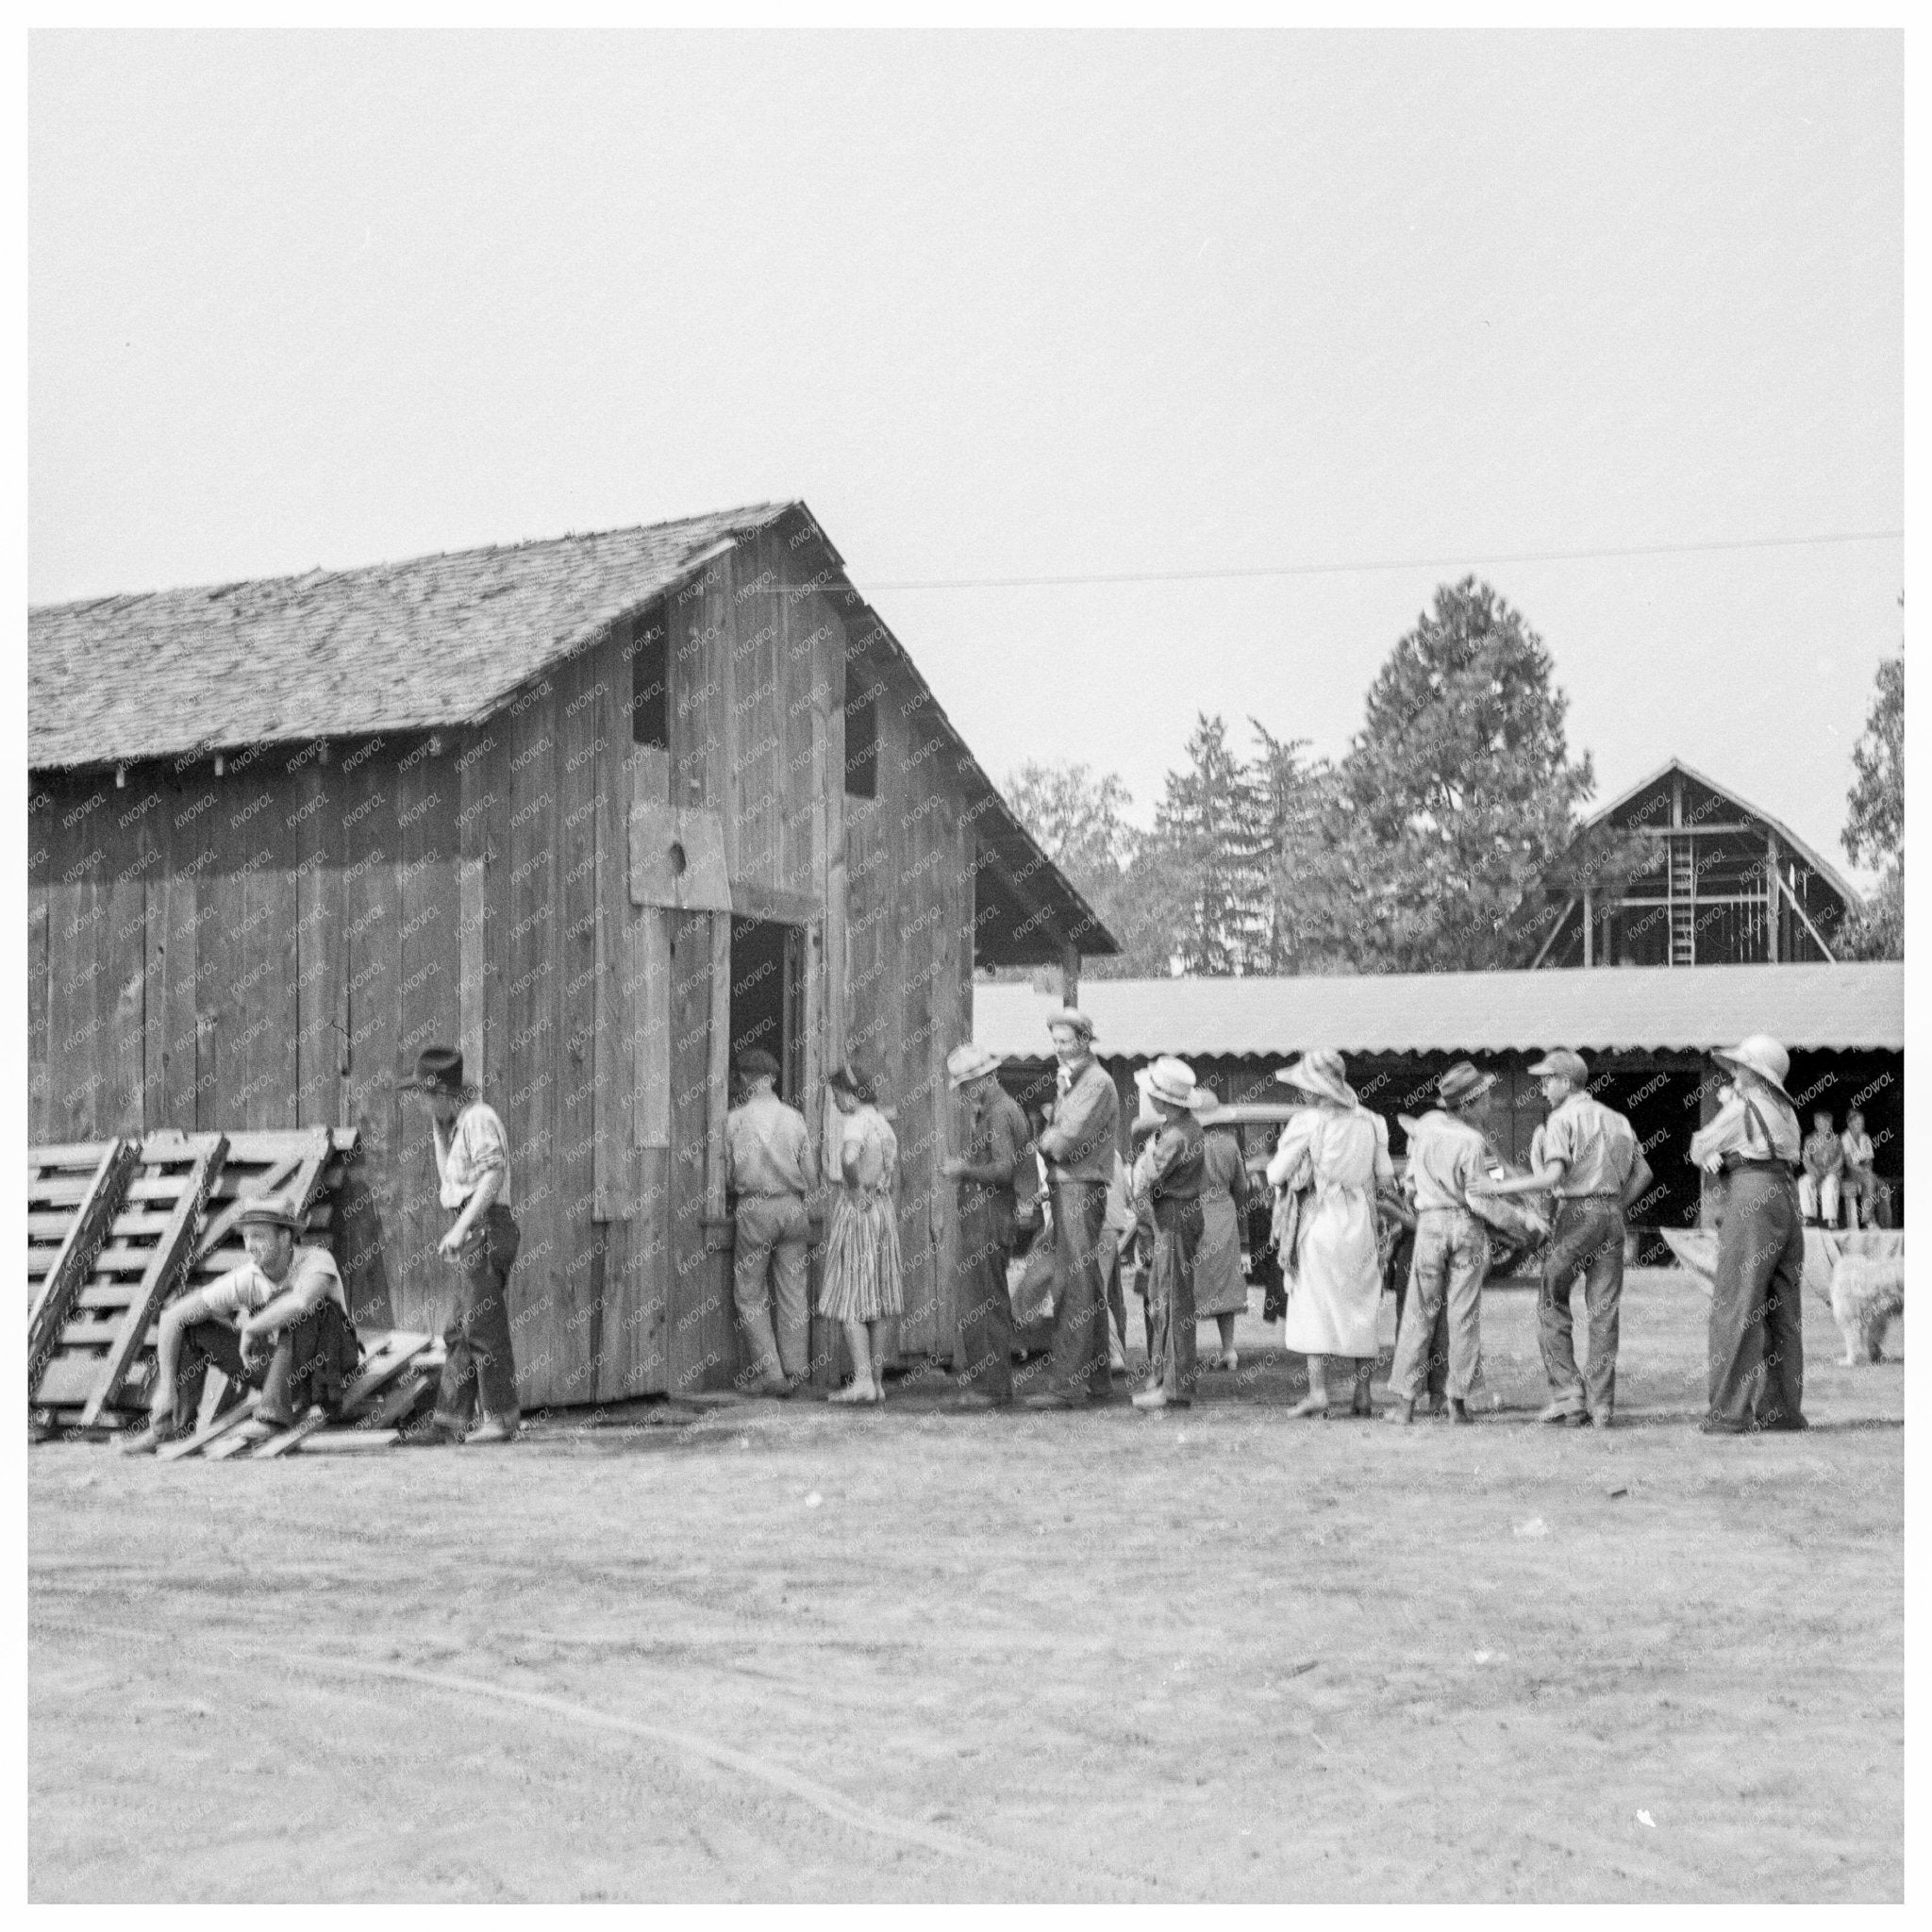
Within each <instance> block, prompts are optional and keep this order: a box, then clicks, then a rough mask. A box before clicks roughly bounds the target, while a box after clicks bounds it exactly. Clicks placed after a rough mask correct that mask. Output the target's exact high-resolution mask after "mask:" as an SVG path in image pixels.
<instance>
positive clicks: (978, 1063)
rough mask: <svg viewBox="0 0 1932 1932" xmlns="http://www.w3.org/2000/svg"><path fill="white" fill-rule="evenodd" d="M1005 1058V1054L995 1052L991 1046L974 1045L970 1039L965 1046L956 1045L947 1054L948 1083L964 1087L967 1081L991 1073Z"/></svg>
mask: <svg viewBox="0 0 1932 1932" xmlns="http://www.w3.org/2000/svg"><path fill="white" fill-rule="evenodd" d="M1005 1058H1006V1055H1005V1054H1000V1053H994V1052H992V1051H991V1048H989V1047H984V1046H974V1044H973V1042H972V1041H967V1042H966V1044H965V1045H964V1046H956V1047H955V1048H954V1049H953V1050H952V1052H951V1053H949V1054H948V1055H947V1056H946V1081H947V1084H948V1085H949V1086H953V1087H963V1086H965V1084H966V1083H967V1081H969V1080H976V1079H978V1078H979V1076H980V1075H981V1074H990V1073H991V1072H992V1071H993V1069H994V1068H995V1067H997V1066H998V1065H999V1064H1000V1062H1001V1061H1002V1060H1004V1059H1005Z"/></svg>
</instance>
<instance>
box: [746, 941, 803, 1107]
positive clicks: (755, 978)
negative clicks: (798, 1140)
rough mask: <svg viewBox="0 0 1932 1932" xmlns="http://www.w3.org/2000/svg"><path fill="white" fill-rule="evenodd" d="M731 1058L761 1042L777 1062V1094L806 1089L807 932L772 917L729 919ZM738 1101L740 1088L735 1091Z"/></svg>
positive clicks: (795, 1095)
mask: <svg viewBox="0 0 1932 1932" xmlns="http://www.w3.org/2000/svg"><path fill="white" fill-rule="evenodd" d="M729 1024H730V1027H731V1059H732V1067H733V1072H734V1074H735V1073H736V1070H737V1065H738V1059H739V1056H740V1055H741V1054H743V1053H745V1052H746V1051H748V1050H749V1049H750V1048H752V1047H754V1046H761V1047H763V1048H764V1050H765V1051H766V1052H767V1053H768V1054H770V1055H771V1056H772V1058H774V1060H776V1061H777V1062H778V1098H779V1099H780V1100H785V1101H790V1102H791V1104H792V1105H793V1106H794V1107H795V1106H798V1105H799V1104H800V1101H799V1096H800V1095H801V1094H802V1093H803V1091H804V1090H805V932H804V929H803V928H802V927H800V926H795V925H781V924H778V923H777V922H776V921H774V920H769V919H741V918H734V919H733V920H732V922H731V1010H730V1015H729ZM731 1097H732V1100H733V1102H734V1103H735V1102H736V1101H737V1100H738V1098H739V1094H738V1092H737V1091H733V1093H732V1096H731Z"/></svg>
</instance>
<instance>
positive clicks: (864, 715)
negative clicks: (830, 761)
mask: <svg viewBox="0 0 1932 1932" xmlns="http://www.w3.org/2000/svg"><path fill="white" fill-rule="evenodd" d="M845 794H846V796H847V797H848V798H876V797H877V796H878V795H879V704H878V699H877V698H875V697H874V696H872V695H870V694H868V695H866V696H865V697H862V698H855V699H853V700H852V701H851V702H850V703H849V704H847V706H846V707H845Z"/></svg>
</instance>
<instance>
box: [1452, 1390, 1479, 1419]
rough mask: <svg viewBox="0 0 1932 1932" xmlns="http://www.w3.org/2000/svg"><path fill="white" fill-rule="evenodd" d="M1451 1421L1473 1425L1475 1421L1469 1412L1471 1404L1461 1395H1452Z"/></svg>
mask: <svg viewBox="0 0 1932 1932" xmlns="http://www.w3.org/2000/svg"><path fill="white" fill-rule="evenodd" d="M1449 1420H1450V1421H1451V1422H1452V1423H1456V1424H1474V1421H1475V1418H1474V1416H1473V1415H1471V1414H1470V1412H1469V1404H1468V1403H1466V1402H1465V1401H1463V1399H1462V1397H1461V1396H1459V1395H1452V1396H1451V1397H1450V1398H1449Z"/></svg>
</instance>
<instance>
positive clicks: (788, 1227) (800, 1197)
mask: <svg viewBox="0 0 1932 1932" xmlns="http://www.w3.org/2000/svg"><path fill="white" fill-rule="evenodd" d="M738 1076H739V1080H740V1082H741V1085H742V1087H743V1089H744V1098H743V1100H742V1101H741V1103H740V1104H739V1105H738V1106H737V1107H734V1108H732V1109H731V1111H730V1112H729V1113H728V1114H726V1115H725V1116H724V1186H725V1189H726V1190H727V1191H729V1192H730V1193H732V1194H733V1195H735V1196H736V1203H735V1205H734V1207H733V1209H732V1221H733V1224H734V1229H735V1235H734V1240H733V1243H732V1260H731V1298H732V1301H733V1302H734V1303H735V1304H736V1306H737V1309H738V1322H739V1326H740V1327H741V1329H742V1330H743V1333H744V1341H745V1352H746V1354H747V1355H748V1356H749V1357H750V1361H749V1363H748V1365H747V1366H746V1368H745V1370H744V1371H743V1373H742V1374H741V1375H740V1377H739V1380H740V1382H741V1383H743V1382H745V1381H754V1382H756V1383H757V1385H758V1393H759V1394H761V1395H776V1396H787V1395H791V1394H794V1393H795V1392H796V1391H798V1390H799V1389H800V1388H802V1387H803V1386H804V1383H805V1379H806V1376H807V1374H808V1373H809V1370H810V1362H809V1360H808V1357H809V1356H810V1353H811V1349H810V1341H809V1338H810V1334H811V1314H810V1310H809V1308H808V1306H807V1297H806V1264H807V1258H808V1256H809V1254H810V1251H811V1222H810V1218H809V1215H808V1212H807V1208H806V1203H807V1202H808V1200H809V1199H810V1198H811V1196H812V1195H813V1194H815V1193H816V1192H817V1191H818V1187H819V1170H818V1162H817V1160H816V1159H814V1158H813V1156H812V1151H811V1129H810V1128H809V1127H808V1125H807V1124H806V1119H805V1116H804V1115H803V1114H802V1113H800V1112H799V1110H798V1109H797V1108H795V1107H787V1106H786V1104H785V1103H784V1102H783V1101H782V1100H780V1099H779V1098H778V1094H777V1083H778V1062H777V1060H776V1059H775V1058H774V1057H773V1056H772V1055H771V1054H769V1053H768V1052H766V1050H765V1049H764V1048H763V1047H761V1046H754V1047H752V1048H750V1049H749V1050H748V1051H746V1052H744V1053H741V1054H740V1055H739V1057H738ZM768 1284H769V1289H770V1292H769V1294H768ZM774 1305H775V1307H776V1310H777V1317H778V1321H777V1332H776V1334H775V1335H774V1332H773V1326H772V1307H773V1306H774Z"/></svg>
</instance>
